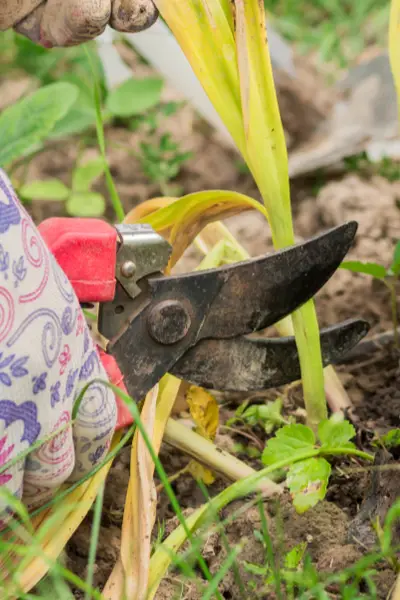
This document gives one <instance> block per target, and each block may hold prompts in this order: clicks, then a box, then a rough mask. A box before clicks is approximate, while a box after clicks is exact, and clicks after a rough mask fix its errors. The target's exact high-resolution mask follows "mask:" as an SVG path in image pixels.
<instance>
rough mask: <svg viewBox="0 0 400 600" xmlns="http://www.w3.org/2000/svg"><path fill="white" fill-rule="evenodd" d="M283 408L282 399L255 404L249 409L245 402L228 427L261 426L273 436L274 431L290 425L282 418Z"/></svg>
mask: <svg viewBox="0 0 400 600" xmlns="http://www.w3.org/2000/svg"><path fill="white" fill-rule="evenodd" d="M282 406H283V403H282V399H281V398H277V399H276V400H275V401H274V402H267V404H253V405H252V406H249V407H248V406H247V403H246V402H244V403H243V404H241V405H240V406H239V408H238V409H237V410H236V412H235V416H234V417H232V419H229V420H228V421H227V423H226V424H227V426H228V427H230V426H231V425H234V424H235V423H242V424H244V425H249V426H250V427H254V426H255V425H260V426H261V427H262V428H263V429H264V431H265V433H267V434H271V433H272V432H273V431H274V429H277V428H278V427H282V426H283V425H289V424H290V420H287V419H284V418H283V417H282Z"/></svg>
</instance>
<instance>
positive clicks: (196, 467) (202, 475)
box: [185, 460, 215, 485]
mask: <svg viewBox="0 0 400 600" xmlns="http://www.w3.org/2000/svg"><path fill="white" fill-rule="evenodd" d="M185 472H188V473H190V474H191V476H192V477H193V479H195V480H196V481H202V482H203V483H205V484H206V485H211V484H212V483H214V481H215V476H214V474H213V472H212V471H211V470H210V469H208V468H207V467H205V466H204V465H202V464H201V463H199V462H197V460H191V461H190V463H189V464H188V466H187V467H186V470H185Z"/></svg>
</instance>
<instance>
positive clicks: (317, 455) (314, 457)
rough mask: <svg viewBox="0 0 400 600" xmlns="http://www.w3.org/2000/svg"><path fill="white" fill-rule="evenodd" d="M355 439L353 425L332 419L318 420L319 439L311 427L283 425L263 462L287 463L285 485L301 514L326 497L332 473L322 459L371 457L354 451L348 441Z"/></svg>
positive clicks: (265, 454)
mask: <svg viewBox="0 0 400 600" xmlns="http://www.w3.org/2000/svg"><path fill="white" fill-rule="evenodd" d="M354 436H355V429H354V427H353V425H351V423H349V422H348V421H344V420H341V421H340V420H338V418H337V417H335V416H333V417H332V418H331V419H325V420H323V421H321V423H320V424H319V426H318V436H317V437H318V440H317V437H316V435H315V434H314V432H313V431H312V429H311V428H310V427H306V426H305V425H301V424H293V425H286V426H285V427H282V428H281V429H279V430H278V432H277V434H276V436H275V437H274V438H271V439H270V440H268V442H267V445H266V447H265V450H264V452H263V455H262V460H263V463H264V464H265V465H268V466H273V465H274V464H275V463H277V464H278V463H281V462H282V460H284V459H288V460H289V461H290V465H291V466H290V467H289V470H288V473H287V478H286V482H287V485H288V487H289V490H290V493H291V495H292V499H293V504H294V506H295V508H296V510H297V512H299V513H303V512H305V511H306V510H308V509H309V508H311V507H313V506H315V505H316V504H317V502H319V501H320V500H323V498H324V497H325V494H326V490H327V487H328V481H329V477H330V474H331V466H330V464H329V462H328V461H327V460H326V458H325V457H328V456H338V455H343V456H346V455H348V454H349V455H350V454H351V455H356V456H359V457H361V458H364V459H367V460H371V459H372V458H373V457H371V456H370V455H369V454H366V453H365V452H360V451H359V450H357V449H356V447H355V445H354V444H353V443H352V442H351V441H350V440H351V439H352V438H353V437H354Z"/></svg>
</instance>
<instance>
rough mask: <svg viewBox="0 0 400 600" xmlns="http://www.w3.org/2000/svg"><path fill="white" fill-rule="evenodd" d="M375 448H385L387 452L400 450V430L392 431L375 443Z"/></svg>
mask: <svg viewBox="0 0 400 600" xmlns="http://www.w3.org/2000/svg"><path fill="white" fill-rule="evenodd" d="M373 445H374V446H375V447H382V446H383V447H384V448H386V449H387V450H396V449H400V429H391V430H390V431H388V432H387V433H385V435H382V436H380V437H379V438H378V439H377V440H375V441H374V442H373Z"/></svg>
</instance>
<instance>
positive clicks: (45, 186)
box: [19, 157, 106, 217]
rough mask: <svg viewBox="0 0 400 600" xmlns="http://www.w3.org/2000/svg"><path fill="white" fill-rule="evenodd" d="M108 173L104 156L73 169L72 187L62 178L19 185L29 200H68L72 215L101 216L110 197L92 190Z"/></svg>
mask: <svg viewBox="0 0 400 600" xmlns="http://www.w3.org/2000/svg"><path fill="white" fill-rule="evenodd" d="M103 173H104V163H103V159H102V158H101V157H99V158H96V159H94V160H91V161H89V162H87V163H85V164H83V165H77V166H76V167H75V169H74V171H73V173H72V185H71V188H68V187H67V186H66V185H64V183H63V182H62V181H60V180H59V179H48V180H39V181H32V182H30V183H27V184H26V185H23V186H22V187H21V188H20V189H19V194H20V195H21V198H22V199H23V200H24V201H25V202H32V201H33V200H44V201H47V202H52V201H59V202H65V209H66V211H67V214H68V215H70V216H71V217H101V216H102V215H103V214H104V211H105V207H106V201H105V199H104V196H103V195H102V194H99V193H97V192H94V191H92V189H91V188H92V186H93V184H94V183H95V181H96V179H98V177H100V175H102V174H103Z"/></svg>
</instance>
